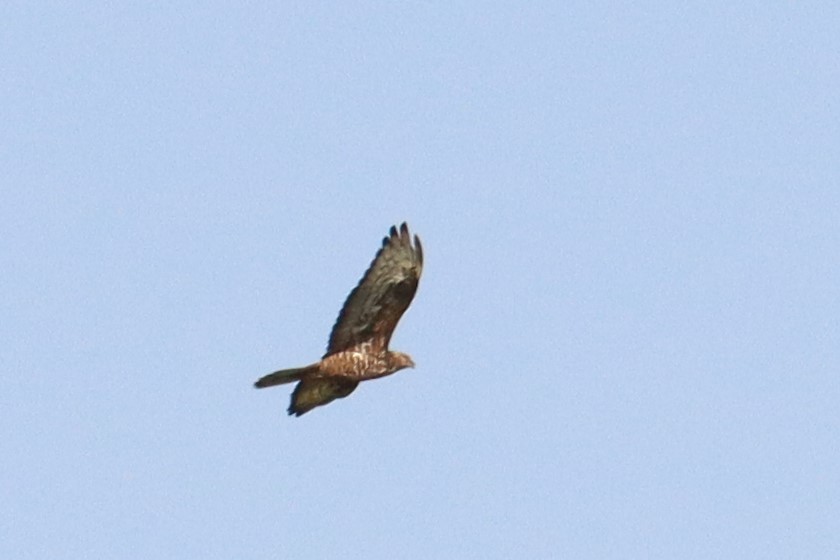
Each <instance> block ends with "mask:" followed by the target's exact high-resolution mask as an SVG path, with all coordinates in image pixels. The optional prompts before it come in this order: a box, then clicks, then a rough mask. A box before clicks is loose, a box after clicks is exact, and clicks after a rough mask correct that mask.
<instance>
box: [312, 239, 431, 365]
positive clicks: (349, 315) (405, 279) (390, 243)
mask: <svg viewBox="0 0 840 560" xmlns="http://www.w3.org/2000/svg"><path fill="white" fill-rule="evenodd" d="M422 270H423V248H422V246H421V245H420V239H419V238H418V237H417V236H416V235H415V236H414V244H413V245H412V243H411V235H410V234H409V232H408V226H407V225H406V224H405V223H403V224H402V225H401V226H400V229H399V230H397V228H396V226H394V227H392V228H391V232H390V235H389V236H388V237H386V238H385V239H383V240H382V248H380V249H379V252H378V253H376V257H375V258H374V259H373V262H372V263H371V264H370V267H368V269H367V272H365V275H364V276H363V277H362V280H361V281H360V282H359V285H358V286H356V287H355V288H354V289H353V291H352V292H350V295H349V296H347V301H345V302H344V307H342V309H341V312H340V313H339V314H338V320H337V321H336V323H335V326H333V329H332V333H331V334H330V341H329V344H328V345H327V353H326V354H325V356H329V355H330V354H335V353H336V352H341V351H343V350H347V349H349V348H352V347H354V346H357V345H358V344H361V343H364V342H369V343H370V344H371V346H370V351H378V350H385V349H387V348H388V342H389V341H390V340H391V334H392V333H393V332H394V329H395V328H396V327H397V322H398V321H399V320H400V317H402V314H403V313H405V310H406V309H408V305H409V304H410V303H411V300H412V299H414V293H415V292H416V291H417V283H418V282H419V280H420V273H421V272H422Z"/></svg>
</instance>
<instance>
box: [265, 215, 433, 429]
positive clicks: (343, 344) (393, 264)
mask: <svg viewBox="0 0 840 560" xmlns="http://www.w3.org/2000/svg"><path fill="white" fill-rule="evenodd" d="M413 241H414V243H413V244H412V237H411V234H410V233H409V231H408V224H406V223H405V222H403V223H402V225H400V227H399V229H398V228H397V226H392V227H391V229H390V232H389V235H388V236H387V237H385V238H384V239H383V240H382V246H381V247H380V248H379V250H378V251H377V253H376V256H375V257H374V259H373V261H372V262H371V263H370V266H369V267H368V269H367V271H366V272H365V273H364V275H363V276H362V279H361V280H360V281H359V283H358V285H357V286H356V287H355V288H354V289H353V290H352V291H351V292H350V295H348V296H347V299H346V301H345V302H344V305H343V306H342V308H341V311H340V312H339V314H338V319H337V320H336V322H335V324H334V325H333V328H332V332H331V333H330V338H329V342H328V344H327V351H326V353H325V354H324V356H323V357H322V358H321V359H320V360H319V361H317V362H315V363H313V364H310V365H308V366H304V367H299V368H291V369H281V370H279V371H275V372H274V373H270V374H268V375H265V376H263V377H261V378H260V379H258V380H257V381H256V382H255V383H254V386H255V387H256V388H258V389H263V388H265V387H273V386H275V385H283V384H286V383H295V382H297V386H296V387H295V389H294V391H293V392H292V397H291V403H290V404H289V408H288V413H289V415H290V416H291V415H294V416H301V415H303V414H306V413H307V412H309V411H310V410H312V409H313V408H315V407H318V406H324V405H326V404H329V403H330V402H332V401H334V400H335V399H342V398H344V397H346V396H347V395H349V394H350V393H352V392H353V391H354V390H355V389H356V387H357V386H358V385H359V383H361V382H362V381H368V380H370V379H376V378H379V377H384V376H386V375H391V374H392V373H395V372H397V371H399V370H401V369H405V368H413V367H414V361H413V360H412V359H411V356H409V355H408V354H405V353H403V352H396V351H392V350H389V349H388V343H389V342H390V340H391V335H392V334H393V333H394V329H395V328H396V327H397V323H398V322H399V320H400V318H401V317H402V315H403V313H405V311H406V309H408V306H409V305H410V304H411V301H412V300H413V299H414V294H415V293H416V292H417V285H418V283H419V281H420V274H421V272H422V271H423V246H422V245H421V244H420V238H419V237H417V235H414V238H413Z"/></svg>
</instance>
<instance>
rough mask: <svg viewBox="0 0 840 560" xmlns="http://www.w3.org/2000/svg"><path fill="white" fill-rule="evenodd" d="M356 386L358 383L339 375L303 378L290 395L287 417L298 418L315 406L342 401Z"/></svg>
mask: <svg viewBox="0 0 840 560" xmlns="http://www.w3.org/2000/svg"><path fill="white" fill-rule="evenodd" d="M358 385H359V382H358V381H356V380H355V379H351V378H349V377H343V376H340V375H334V376H330V377H308V378H305V379H303V380H301V382H300V383H298V384H297V386H296V387H295V390H294V392H293V393H292V402H291V403H290V404H289V415H292V414H294V415H295V416H300V415H301V414H306V413H307V412H309V411H310V410H312V409H313V408H315V407H316V406H323V405H325V404H329V403H331V402H332V401H334V400H335V399H342V398H344V397H346V396H347V395H349V394H350V393H352V392H353V390H354V389H355V388H356V387H357V386H358Z"/></svg>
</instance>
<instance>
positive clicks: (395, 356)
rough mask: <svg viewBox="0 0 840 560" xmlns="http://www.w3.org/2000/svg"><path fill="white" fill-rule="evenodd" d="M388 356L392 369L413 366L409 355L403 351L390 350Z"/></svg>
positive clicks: (396, 369)
mask: <svg viewBox="0 0 840 560" xmlns="http://www.w3.org/2000/svg"><path fill="white" fill-rule="evenodd" d="M388 357H389V361H390V362H391V368H393V371H398V370H401V369H404V368H413V367H414V360H412V359H411V356H409V355H408V354H404V353H403V352H391V353H390V354H389V356H388Z"/></svg>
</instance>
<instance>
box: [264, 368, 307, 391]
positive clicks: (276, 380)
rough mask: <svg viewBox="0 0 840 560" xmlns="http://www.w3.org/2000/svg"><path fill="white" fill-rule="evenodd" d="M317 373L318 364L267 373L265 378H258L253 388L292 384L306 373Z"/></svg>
mask: <svg viewBox="0 0 840 560" xmlns="http://www.w3.org/2000/svg"><path fill="white" fill-rule="evenodd" d="M316 371H318V364H312V365H309V366H305V367H301V368H292V369H281V370H280V371H275V372H274V373H269V374H268V375H266V376H263V377H260V378H259V379H258V380H257V382H256V383H254V387H256V388H257V389H263V388H265V387H273V386H274V385H283V384H284V383H294V382H295V381H299V380H300V379H302V378H303V376H305V375H306V374H308V373H315V372H316Z"/></svg>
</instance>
